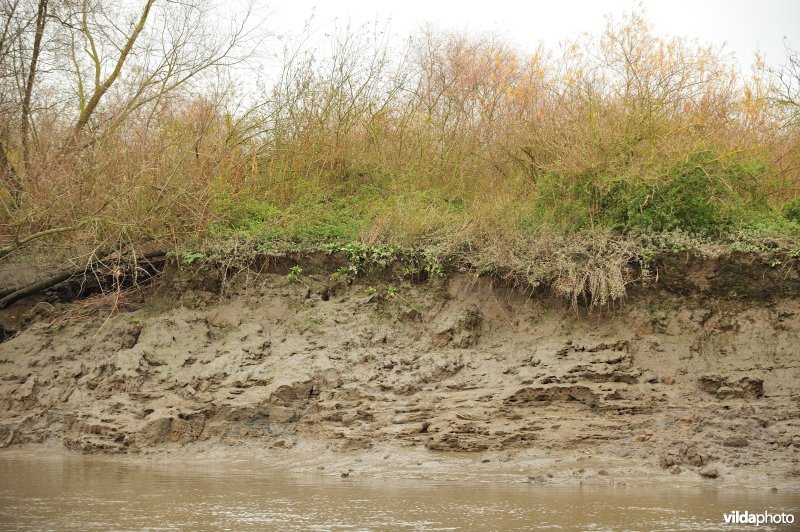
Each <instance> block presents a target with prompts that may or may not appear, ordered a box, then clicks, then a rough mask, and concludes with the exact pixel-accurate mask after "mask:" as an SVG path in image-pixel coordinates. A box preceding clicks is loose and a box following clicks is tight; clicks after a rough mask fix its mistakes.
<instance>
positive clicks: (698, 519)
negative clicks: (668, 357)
mask: <svg viewBox="0 0 800 532" xmlns="http://www.w3.org/2000/svg"><path fill="white" fill-rule="evenodd" d="M733 510H740V511H744V510H749V511H750V512H764V511H770V512H781V511H783V512H787V511H788V512H792V513H793V514H794V515H795V516H796V517H798V518H800V497H798V494H796V493H772V492H769V491H768V490H740V491H730V490H713V489H711V490H706V489H703V490H701V489H696V488H691V489H690V488H683V489H679V488H669V487H666V486H662V487H650V488H642V487H626V486H618V487H592V488H587V487H561V488H558V487H552V486H546V485H531V484H519V485H513V484H512V485H509V484H500V483H481V482H470V483H467V484H464V483H452V482H449V483H437V482H433V481H428V480H426V481H414V480H408V479H406V480H375V479H364V478H352V477H351V478H341V477H340V476H333V475H325V474H323V473H320V474H319V475H313V476H296V475H290V474H288V473H286V472H281V471H276V470H274V468H271V469H270V468H266V467H265V466H264V465H263V464H259V463H257V462H253V461H244V460H242V461H237V460H226V461H219V462H213V463H203V464H187V463H185V462H184V463H179V464H167V463H147V462H146V461H142V462H123V461H119V460H113V459H107V458H97V457H79V456H44V457H35V456H31V455H14V454H7V453H6V454H0V528H2V529H11V530H13V529H81V530H88V529H101V530H109V529H158V530H173V529H209V528H213V529H231V530H241V529H280V530H287V529H305V530H308V529H313V530H373V529H377V530H387V529H393V530H396V529H404V530H474V529H495V530H511V529H532V528H536V529H558V530H676V529H677V530H681V529H690V530H719V529H723V528H725V527H724V526H723V513H724V512H730V511H733ZM742 528H743V529H749V530H752V529H754V528H755V527H753V526H749V527H748V526H746V525H745V526H743V527H742ZM759 529H760V530H763V529H764V528H759ZM772 529H787V530H788V529H791V527H773V528H772Z"/></svg>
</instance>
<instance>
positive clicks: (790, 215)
mask: <svg viewBox="0 0 800 532" xmlns="http://www.w3.org/2000/svg"><path fill="white" fill-rule="evenodd" d="M783 216H784V217H785V218H786V219H787V220H789V221H791V222H795V223H798V224H800V197H797V198H795V199H793V200H792V201H790V202H789V203H787V204H786V206H784V208H783Z"/></svg>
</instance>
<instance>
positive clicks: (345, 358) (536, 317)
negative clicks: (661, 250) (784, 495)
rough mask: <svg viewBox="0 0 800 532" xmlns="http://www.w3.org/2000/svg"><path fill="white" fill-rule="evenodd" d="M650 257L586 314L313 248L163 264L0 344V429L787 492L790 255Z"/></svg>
mask: <svg viewBox="0 0 800 532" xmlns="http://www.w3.org/2000/svg"><path fill="white" fill-rule="evenodd" d="M659 260H661V261H662V262H661V263H660V265H659V267H658V268H659V270H658V282H657V283H656V284H655V285H652V286H649V287H637V288H636V289H634V290H633V291H632V293H631V296H630V297H629V298H628V300H627V301H626V302H625V303H624V304H622V305H618V306H616V307H614V308H606V309H599V310H598V309H596V310H595V311H594V312H591V313H589V312H587V311H586V310H585V309H584V310H581V309H578V310H575V309H570V308H569V307H567V306H565V305H564V304H563V303H562V302H560V301H557V300H554V299H552V298H549V297H547V294H546V292H535V293H531V291H530V290H527V291H526V290H518V289H515V288H514V287H513V286H512V285H510V284H509V283H507V282H501V281H498V280H496V279H492V278H486V277H482V278H481V277H475V276H474V275H471V274H469V273H458V272H453V273H451V274H449V275H447V276H446V277H444V278H439V277H437V276H432V277H431V278H430V279H416V280H413V282H411V283H410V284H409V283H407V282H406V281H401V280H399V279H398V276H397V272H396V271H395V270H394V268H393V266H392V265H389V266H387V267H385V268H380V269H373V270H371V271H369V272H365V275H364V276H362V277H360V278H357V279H356V280H355V282H354V283H353V284H347V283H343V282H339V283H336V282H332V281H331V280H330V273H331V272H333V271H335V270H336V269H337V268H339V267H340V266H341V264H340V262H341V259H340V258H337V257H336V256H323V255H314V256H303V255H296V256H291V255H290V256H288V257H284V258H278V259H270V260H269V261H264V263H262V264H256V265H254V267H253V268H252V269H251V270H241V271H239V272H238V275H236V276H233V277H231V276H230V275H228V276H221V275H220V274H219V272H217V271H214V270H205V271H204V270H202V269H201V270H197V271H190V272H187V271H180V270H177V269H169V270H167V271H166V272H165V273H164V274H163V275H162V277H161V279H160V280H159V282H158V283H157V284H155V285H153V286H151V287H149V288H146V289H145V290H144V291H143V292H142V293H141V294H140V298H139V299H138V300H137V301H135V302H133V304H131V305H130V306H129V307H127V308H128V310H127V311H125V312H120V313H118V314H116V315H115V316H113V317H111V318H108V312H107V310H108V309H105V308H103V307H102V306H99V307H98V308H97V309H96V312H94V313H93V314H92V313H89V314H86V313H82V314H81V315H80V319H61V320H56V321H57V323H56V324H52V323H48V322H47V321H40V322H37V323H34V324H33V325H31V326H30V327H29V328H27V330H24V331H23V332H20V333H19V334H16V335H15V336H13V337H11V338H9V339H8V340H7V341H5V342H3V343H2V344H0V407H2V413H0V447H7V448H11V447H25V446H30V445H47V446H50V448H66V449H69V450H73V451H76V452H82V453H111V454H126V455H135V456H141V455H144V454H152V453H155V455H156V456H162V455H166V456H172V457H176V456H177V457H179V456H187V455H189V454H191V455H194V454H196V453H202V454H203V455H206V456H213V455H215V453H220V452H223V451H221V450H223V449H224V450H225V451H224V452H225V453H227V452H230V451H233V450H246V451H247V452H249V453H251V454H252V455H253V456H259V457H261V458H263V459H267V460H275V461H278V462H280V461H287V463H291V464H293V465H292V467H296V468H299V470H302V469H303V468H306V469H309V470H311V469H316V468H318V467H320V466H322V467H325V468H326V470H327V471H333V473H332V474H341V473H342V472H345V473H348V474H349V473H353V474H359V473H363V474H379V475H394V474H401V473H399V472H401V471H405V472H407V473H408V474H411V475H415V474H423V475H424V474H431V475H434V476H435V475H439V474H441V475H444V474H450V473H448V471H451V470H452V468H453V467H459V468H461V467H463V468H467V469H469V470H470V471H472V470H474V471H476V472H482V473H487V474H497V475H500V476H502V475H509V476H508V477H507V478H508V479H509V480H511V479H514V481H530V482H564V483H569V482H582V481H584V482H590V481H591V482H601V483H603V482H611V481H612V479H613V481H620V482H621V481H629V480H631V479H636V478H640V479H650V480H653V479H665V478H666V479H670V482H674V483H683V482H689V483H694V482H705V483H713V484H715V485H754V486H769V487H772V486H775V487H783V488H790V489H800V459H799V458H798V455H797V449H798V447H800V386H799V385H798V383H800V360H799V357H800V355H798V348H799V347H800V281H799V280H798V275H797V269H796V266H794V265H793V264H789V265H788V266H787V265H785V264H784V265H780V266H777V267H775V266H773V265H772V264H765V263H764V261H763V260H762V259H761V258H759V257H758V256H756V255H748V254H733V255H730V256H727V257H725V258H721V259H713V260H711V259H709V260H700V259H698V258H696V257H692V256H687V255H682V254H675V255H670V256H664V257H662V258H661V259H659ZM298 264H299V265H301V266H302V269H303V274H302V276H301V277H300V279H299V280H296V281H295V282H292V281H291V280H290V279H289V278H288V276H287V274H288V273H289V272H290V271H291V267H292V266H295V265H298ZM222 288H225V290H224V293H223V294H221V292H222V291H223V290H222ZM24 304H25V302H20V303H19V304H18V305H19V306H16V307H15V306H12V307H11V308H9V309H8V310H6V311H5V312H20V309H21V308H24V307H22V305H24ZM28 304H30V303H28ZM69 309H70V307H69V306H67V307H66V308H64V309H59V312H68V311H69ZM66 317H67V318H69V314H66ZM48 321H50V322H52V321H53V320H52V319H50V320H48ZM387 457H388V458H387ZM359 460H360V462H359ZM486 460H489V461H488V462H486ZM348 464H350V465H348ZM359 464H362V465H359ZM382 464H388V465H385V466H384V465H382ZM359 468H360V469H359ZM348 469H353V471H352V472H350V471H348ZM426 472H427V473H426ZM403 474H406V473H403ZM548 475H552V476H548ZM526 479H527V480H526ZM626 479H627V480H626Z"/></svg>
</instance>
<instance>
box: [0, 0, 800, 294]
mask: <svg viewBox="0 0 800 532" xmlns="http://www.w3.org/2000/svg"><path fill="white" fill-rule="evenodd" d="M45 4H46V2H45ZM150 4H151V3H150V2H148V4H147V5H148V6H150ZM201 4H202V2H201V1H197V2H190V3H187V4H186V6H184V9H186V10H188V11H187V12H190V13H195V11H194V9H195V8H198V9H199V7H200V6H201ZM31 5H33V4H31ZM104 5H105V4H104V3H103V2H98V6H99V7H98V10H97V11H96V13H97V14H96V15H93V18H91V20H83V22H81V23H76V24H73V25H65V26H63V27H58V28H56V27H54V26H52V25H53V24H56V22H47V21H49V20H50V19H49V18H44V19H42V20H44V21H45V22H44V24H45V26H44V30H43V31H44V32H45V37H46V36H47V35H49V34H48V33H47V32H68V33H69V34H70V35H71V37H72V42H74V43H75V44H74V46H73V49H71V50H61V51H60V50H57V49H52V50H45V51H46V52H47V53H46V54H44V55H42V61H45V62H47V61H50V62H52V64H56V63H58V64H60V63H59V61H62V60H63V62H64V64H72V65H73V67H74V69H75V72H74V74H75V75H74V76H73V77H69V76H67V77H64V76H61V77H58V75H56V74H50V71H51V70H53V69H48V68H45V67H46V66H47V65H44V66H43V64H42V63H41V62H39V63H37V62H35V61H32V59H33V57H32V56H31V55H30V54H32V53H34V52H33V51H31V49H30V48H26V47H21V48H19V49H14V48H13V47H12V49H10V50H11V52H8V54H10V55H7V56H0V67H2V68H3V69H4V72H5V73H6V74H8V75H7V76H4V77H2V78H0V79H2V80H3V81H2V83H5V84H11V85H13V84H14V83H17V85H14V86H15V87H16V86H26V84H27V83H28V81H27V80H28V79H30V80H33V79H34V78H32V77H31V78H25V79H23V80H20V79H17V77H15V76H17V74H15V72H16V71H15V70H14V68H15V67H14V65H17V64H20V63H22V64H32V65H33V66H34V68H36V65H37V64H38V65H39V68H40V72H38V73H37V76H38V77H36V80H37V81H36V83H37V84H36V85H34V86H32V87H29V88H30V89H31V90H30V98H31V101H32V102H34V103H36V102H39V104H41V105H38V107H37V112H36V113H30V112H22V113H20V112H18V110H19V109H22V108H24V105H23V104H24V102H21V101H16V100H14V98H16V96H13V94H18V93H19V91H17V90H16V89H13V90H12V88H11V85H9V86H8V87H5V86H4V87H3V88H7V89H8V90H3V91H0V92H3V93H4V94H8V95H12V96H8V97H7V99H4V100H2V101H0V106H3V109H6V110H8V112H4V113H3V115H2V116H3V119H2V120H3V123H2V124H0V126H2V127H0V147H1V148H2V150H0V154H2V157H0V200H2V206H3V209H2V211H0V260H2V259H3V258H7V257H11V260H13V256H14V255H15V254H19V253H23V252H28V253H32V254H34V255H37V254H38V255H41V254H53V253H58V254H60V255H63V256H80V255H82V254H87V253H90V252H91V253H94V252H95V251H96V250H98V249H113V250H118V252H119V254H120V255H125V256H137V254H140V252H141V250H143V249H153V248H160V249H165V250H174V251H173V257H174V258H176V259H177V261H178V262H179V263H180V264H182V265H184V266H189V265H192V264H193V263H195V262H196V261H200V260H202V261H204V262H206V261H210V262H216V263H218V264H225V265H226V267H227V266H237V265H238V266H243V265H245V264H246V263H247V262H248V261H250V260H253V259H255V258H257V257H258V256H259V255H280V254H285V253H289V252H292V251H304V252H305V251H320V252H328V253H338V254H342V255H343V256H345V257H346V259H347V265H346V266H344V267H342V268H341V269H340V270H339V271H337V272H336V273H335V274H334V277H335V278H336V279H338V280H341V281H343V282H348V283H349V282H352V281H353V280H354V279H355V278H357V277H358V276H360V275H362V274H364V273H365V271H367V270H368V269H370V268H374V267H387V266H389V265H391V264H400V265H402V268H403V273H402V275H401V277H405V278H406V279H408V280H418V279H421V278H430V277H440V276H443V275H444V274H445V271H446V270H447V269H448V268H451V267H462V268H469V269H471V270H473V271H476V272H478V273H487V274H492V275H497V276H501V277H505V278H507V279H510V280H513V281H514V282H518V283H520V284H524V285H526V286H530V287H538V286H548V287H550V288H552V290H553V291H554V292H555V293H557V294H558V295H560V296H563V297H565V298H567V299H569V300H571V301H572V302H573V303H577V302H578V301H579V300H586V301H588V302H590V303H592V304H606V303H608V302H611V301H613V300H615V299H618V298H620V297H622V296H624V294H625V286H626V285H627V284H628V283H630V282H632V281H633V280H635V279H640V278H642V277H647V276H648V274H649V271H648V261H649V259H650V258H651V257H653V256H654V255H655V254H658V253H660V252H664V251H670V252H672V251H686V250H697V249H700V248H703V246H708V245H710V243H714V245H717V246H723V247H725V248H726V249H730V250H739V251H754V252H770V253H772V252H779V251H782V252H785V253H795V252H796V250H797V249H800V246H798V242H800V180H798V168H800V127H798V120H797V116H798V104H797V102H798V101H800V98H798V95H797V90H798V87H799V86H800V85H799V84H798V82H797V81H798V80H793V78H791V76H792V75H793V73H796V72H798V69H797V68H796V65H797V63H798V54H797V52H795V51H792V50H790V49H789V50H787V51H788V55H787V59H788V62H787V64H786V65H785V66H784V67H783V68H778V67H767V66H765V65H758V66H757V68H756V72H755V73H754V74H753V75H752V76H745V75H743V73H742V72H740V69H739V67H738V66H737V65H736V64H734V63H731V62H730V60H729V59H728V58H726V57H725V56H724V55H722V54H721V53H720V52H719V51H717V50H714V49H713V48H710V47H703V46H697V45H695V44H693V43H691V42H688V41H686V40H682V39H669V38H662V37H660V36H657V35H655V34H654V33H653V31H652V28H651V27H650V26H649V25H648V24H647V22H646V21H645V20H644V19H643V18H642V17H641V16H640V15H638V14H633V15H631V16H629V17H628V18H626V19H625V20H623V21H622V22H621V23H614V22H611V23H609V25H608V27H607V29H606V31H605V32H604V33H603V34H602V35H599V36H596V37H586V38H580V39H577V40H575V41H573V42H572V43H570V44H569V45H568V46H565V47H564V49H562V50H559V51H557V52H553V51H548V50H545V49H539V50H537V51H536V52H535V53H533V54H524V53H521V52H519V51H516V50H514V49H512V48H510V47H509V46H507V45H506V44H504V43H503V42H501V41H500V40H498V39H496V38H494V37H485V36H484V37H474V36H467V35H461V34H446V33H436V32H434V31H425V32H420V33H418V34H416V35H414V36H413V38H412V39H411V40H410V41H409V44H408V45H407V46H406V47H405V48H404V49H394V48H392V47H391V46H389V45H388V44H387V43H386V42H384V41H383V40H382V37H380V36H379V35H378V34H377V33H374V34H371V33H368V32H352V33H341V32H335V34H334V35H333V37H332V46H331V50H332V52H331V53H330V54H329V55H325V54H322V55H321V54H320V53H319V52H316V53H315V51H312V50H304V49H302V48H296V49H294V48H292V47H291V46H289V47H288V48H287V49H286V50H287V51H286V56H285V61H284V64H283V67H282V69H281V70H280V77H279V79H278V80H277V81H276V82H275V83H274V85H273V86H271V87H269V88H266V89H264V90H263V92H261V93H259V94H257V95H255V96H254V98H253V101H252V103H251V104H250V105H249V107H247V106H245V108H243V107H242V106H241V105H238V106H237V105H234V99H233V97H232V94H233V93H232V92H230V91H228V90H227V89H225V88H223V87H222V86H212V87H211V88H208V89H207V90H200V89H198V88H196V87H194V89H195V90H179V88H175V87H173V86H172V85H170V84H169V81H170V79H171V78H170V76H173V75H182V74H181V73H183V74H186V73H188V72H193V71H194V70H192V67H191V61H198V62H199V63H198V64H197V65H196V68H195V70H196V71H197V72H198V73H201V72H203V71H204V69H205V68H207V67H208V65H211V64H214V65H219V64H224V62H225V61H223V60H221V59H219V57H216V56H215V57H201V56H202V54H200V55H197V54H195V55H192V54H191V53H189V52H190V51H191V50H194V51H195V52H198V53H199V52H201V51H205V50H210V49H213V47H211V48H208V47H207V46H206V47H204V46H202V45H203V43H201V42H185V43H175V46H176V48H175V50H174V54H173V55H169V54H167V52H168V50H167V51H164V54H165V55H164V57H165V58H174V57H177V58H178V59H174V61H175V63H174V64H173V65H172V66H174V67H175V68H177V69H178V71H179V72H178V74H173V73H172V72H173V71H172V70H170V68H168V67H169V66H170V63H169V62H168V63H167V64H166V66H163V65H162V66H160V67H159V68H161V70H158V72H156V73H151V74H153V75H154V76H155V78H152V79H160V80H161V81H162V82H163V83H160V84H155V85H152V84H144V85H143V83H144V82H143V81H142V80H143V79H144V80H147V79H149V78H148V77H147V76H146V75H144V74H143V73H147V72H149V71H148V69H149V68H152V64H151V62H148V59H147V58H148V57H149V56H148V55H147V53H146V52H145V50H146V49H147V46H148V42H149V43H150V44H152V42H153V41H152V39H153V38H154V37H153V35H154V34H149V33H147V32H146V31H145V32H143V33H142V34H141V35H139V36H138V39H139V40H136V36H135V35H133V34H132V35H129V36H127V37H128V38H129V39H130V38H133V44H132V48H131V52H130V54H129V55H128V56H127V57H120V56H114V53H116V52H114V50H120V49H123V46H121V44H124V41H125V39H122V41H121V42H120V43H114V42H110V41H109V42H106V43H104V46H98V47H97V48H96V49H95V46H94V44H90V43H92V42H97V41H99V40H103V39H109V40H113V39H114V38H115V37H114V36H113V35H107V34H106V33H104V32H103V31H102V28H103V24H105V22H103V21H104V20H105V21H106V22H107V21H108V20H117V18H115V17H122V14H120V13H116V12H114V11H113V10H110V8H109V10H106V11H103V10H102V9H100V7H102V6H104ZM109 5H110V4H109ZM152 7H153V9H154V10H157V9H163V10H165V11H163V12H158V13H159V15H158V17H157V18H156V19H155V20H157V21H160V22H161V23H163V21H164V20H174V17H177V15H176V13H173V12H172V11H170V9H177V7H176V6H170V5H167V6H158V5H156V4H153V6H152ZM69 9H71V8H70V7H69V6H65V7H64V10H65V12H64V13H63V14H62V19H63V20H65V21H70V20H73V19H74V20H75V21H79V22H80V20H81V17H80V13H79V11H76V12H74V13H73V12H71V11H69ZM148 9H149V8H148ZM155 12H156V11H154V13H155ZM197 13H200V11H197ZM101 15H102V17H101ZM142 15H144V17H143V18H141V20H142V21H144V23H145V26H144V27H145V28H148V27H149V26H147V24H148V23H149V19H148V18H147V15H148V13H147V11H146V10H145V11H144V12H143V13H142ZM9 16H10V17H18V18H19V17H22V18H20V20H21V21H23V19H25V17H26V16H27V17H29V18H31V20H34V19H36V16H37V12H36V10H35V9H34V10H32V11H30V12H29V13H27V14H25V13H22V12H15V13H11V14H9ZM182 16H183V15H182ZM198 16H199V15H198ZM103 17H104V18H103ZM170 17H173V19H171V18H170ZM100 18H103V20H100ZM15 20H16V19H15ZM191 20H194V19H191ZM154 23H155V22H154ZM196 23H197V24H200V23H201V21H200V20H199V19H198V20H197V21H196ZM47 24H50V25H49V26H48V25H47ZM18 26H19V27H20V28H23V29H21V30H20V31H21V32H23V33H22V37H21V38H22V39H23V40H24V39H25V38H27V37H25V35H27V34H25V33H24V32H26V31H34V29H35V28H36V26H35V25H24V24H20V25H18ZM120 27H121V26H120ZM198 27H202V25H200V26H198ZM25 28H29V29H25ZM198 35H202V36H204V38H206V39H211V38H212V35H214V32H213V31H212V32H208V31H205V32H200V33H199V34H198ZM29 37H30V40H33V38H34V37H35V36H34V35H33V34H31V35H30V36H29ZM148 38H150V39H151V41H147V39H148ZM220 39H221V40H219V42H226V43H233V44H237V43H240V41H241V34H240V35H231V36H228V37H227V40H225V39H226V38H220ZM67 41H69V39H67V40H66V41H65V42H67ZM300 41H303V39H300ZM43 42H44V43H45V46H50V45H49V44H47V43H49V42H50V41H49V40H48V39H44V41H43ZM215 42H216V41H215ZM205 44H208V43H205ZM67 48H69V47H67ZM219 49H220V50H234V49H237V48H235V47H233V48H229V49H228V48H224V47H221V48H219ZM97 50H100V52H98V51H97ZM104 50H105V51H107V52H108V53H109V54H111V56H109V57H100V56H99V54H100V53H101V52H102V51H104ZM62 53H63V54H66V55H64V57H61V56H60V55H59V54H62ZM229 53H230V52H229ZM26 54H28V55H26ZM48 54H49V55H48ZM175 54H177V55H175ZM181 54H187V55H186V56H183V55H181ZM112 56H113V57H112ZM225 57H227V56H225ZM165 60H166V59H165ZM169 60H170V61H172V60H173V59H169ZM115 61H116V62H117V63H115ZM231 62H233V61H231ZM108 64H120V65H122V66H123V67H124V68H122V69H121V70H120V71H119V72H117V75H115V77H114V78H113V79H111V78H109V79H111V81H112V82H113V87H114V88H115V90H114V91H112V92H113V95H114V98H109V97H108V96H106V95H105V92H102V90H104V89H102V83H101V81H102V80H103V79H106V77H105V76H102V75H101V76H99V77H97V78H96V79H95V84H96V85H97V87H94V88H95V89H96V91H95V93H92V90H93V88H92V87H91V86H90V85H91V83H92V79H93V75H89V73H90V72H95V70H96V69H95V67H97V68H99V69H100V72H101V73H103V74H104V73H105V69H106V65H108ZM181 69H183V70H181ZM79 74H80V75H79ZM156 74H157V75H156ZM48 76H50V77H48ZM159 76H161V77H159ZM190 77H191V76H190ZM180 79H183V78H180ZM156 85H157V86H160V87H162V88H165V87H169V90H167V89H164V92H162V93H158V92H153V91H157V90H159V89H157V87H156ZM176 87H177V86H176ZM56 88H58V89H59V90H60V92H61V93H64V94H76V95H77V96H76V99H74V100H70V99H69V98H65V99H64V100H63V103H61V104H59V105H61V107H59V106H58V105H49V106H47V105H44V103H45V102H46V101H48V100H47V95H48V94H49V93H50V92H52V91H54V90H55V89H56ZM37 89H39V90H37ZM101 89H102V90H101ZM98 90H99V91H101V92H97V91H98ZM48 91H50V92H48ZM26 92H27V91H23V96H24V95H25V93H26ZM93 94H94V95H97V99H98V101H96V102H94V104H95V106H96V107H94V108H93V109H92V110H88V111H87V107H86V101H88V100H90V99H92V98H93V96H92V95H93ZM4 98H6V97H4ZM8 98H10V99H8ZM126 98H127V99H126ZM15 106H16V107H15ZM21 106H22V107H21ZM87 113H88V114H87ZM92 113H95V114H94V115H93V114H92ZM31 126H34V127H31ZM33 132H35V135H34V133H33ZM186 250H192V251H186ZM301 274H302V270H300V269H299V267H298V268H297V270H295V269H293V270H292V271H291V272H290V273H289V274H288V279H289V280H290V281H292V282H298V281H299V280H300V277H301Z"/></svg>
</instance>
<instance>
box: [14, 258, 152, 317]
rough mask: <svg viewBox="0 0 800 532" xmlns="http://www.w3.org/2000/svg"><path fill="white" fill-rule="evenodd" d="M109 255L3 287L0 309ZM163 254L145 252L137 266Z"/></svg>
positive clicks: (79, 272)
mask: <svg viewBox="0 0 800 532" xmlns="http://www.w3.org/2000/svg"><path fill="white" fill-rule="evenodd" d="M109 256H110V255H107V256H106V257H104V258H102V259H98V260H96V261H93V262H91V263H90V264H88V265H86V266H82V267H78V268H70V269H66V270H63V271H61V272H59V273H56V274H55V275H52V276H50V277H48V278H46V279H42V280H39V281H36V282H33V283H31V284H28V285H25V286H15V287H13V288H6V289H3V290H2V291H0V298H2V299H0V309H4V308H6V307H8V306H9V305H11V304H12V303H15V302H17V301H19V300H20V299H22V298H24V297H28V296H32V295H34V294H37V293H39V292H42V291H44V290H47V289H48V288H52V287H54V286H56V285H58V284H61V283H63V282H65V281H68V280H70V279H71V278H73V277H76V276H78V275H82V274H86V273H87V272H88V271H90V270H91V269H92V268H93V267H95V266H97V265H98V264H102V263H103V262H104V261H106V260H109ZM165 256H166V253H165V252H163V251H153V252H150V253H146V254H144V255H142V257H141V258H139V259H138V260H137V263H136V265H137V266H138V265H139V264H140V263H142V262H148V263H149V262H150V261H151V260H154V259H159V258H163V257H165Z"/></svg>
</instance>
